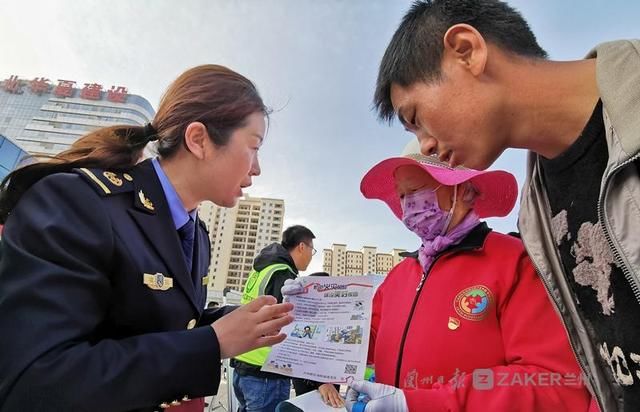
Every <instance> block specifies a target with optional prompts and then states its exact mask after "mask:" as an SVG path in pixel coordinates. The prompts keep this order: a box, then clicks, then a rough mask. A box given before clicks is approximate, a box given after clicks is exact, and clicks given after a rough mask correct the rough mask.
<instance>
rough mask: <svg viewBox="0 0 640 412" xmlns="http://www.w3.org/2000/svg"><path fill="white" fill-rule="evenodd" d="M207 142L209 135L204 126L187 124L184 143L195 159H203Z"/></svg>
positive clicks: (198, 123) (197, 123) (195, 123)
mask: <svg viewBox="0 0 640 412" xmlns="http://www.w3.org/2000/svg"><path fill="white" fill-rule="evenodd" d="M208 141H209V133H208V132H207V128H206V127H205V125H204V124H202V123H200V122H193V123H189V125H188V126H187V128H186V129H185V132H184V143H185V145H186V146H187V149H188V150H189V151H190V152H191V153H193V155H194V156H195V157H196V158H198V159H200V160H202V159H204V157H205V148H206V145H207V142H208Z"/></svg>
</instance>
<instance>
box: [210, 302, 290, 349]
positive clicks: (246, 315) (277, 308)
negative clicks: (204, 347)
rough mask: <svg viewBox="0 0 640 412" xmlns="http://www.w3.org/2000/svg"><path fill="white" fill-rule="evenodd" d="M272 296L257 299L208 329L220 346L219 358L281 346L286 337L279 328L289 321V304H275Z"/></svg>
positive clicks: (222, 318)
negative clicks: (213, 333) (212, 331)
mask: <svg viewBox="0 0 640 412" xmlns="http://www.w3.org/2000/svg"><path fill="white" fill-rule="evenodd" d="M276 303H277V301H276V298H274V297H273V296H259V297H258V298H256V299H255V300H253V301H251V302H249V303H248V304H246V305H243V306H241V307H239V308H238V309H236V310H234V311H233V312H231V313H229V314H227V315H225V316H223V317H221V318H220V319H218V320H217V321H215V322H214V323H213V324H212V325H211V327H212V328H213V330H214V331H215V332H216V336H217V337H218V342H219V344H220V358H222V359H225V358H232V357H234V356H236V355H239V354H241V353H245V352H248V351H250V350H253V349H256V348H260V347H263V346H271V345H275V344H277V343H280V342H282V341H283V340H284V339H285V338H286V335H285V334H283V333H280V328H282V327H283V326H286V325H288V324H289V323H291V322H292V321H293V316H291V315H290V314H289V311H291V310H292V309H293V305H292V304H291V303H281V304H276Z"/></svg>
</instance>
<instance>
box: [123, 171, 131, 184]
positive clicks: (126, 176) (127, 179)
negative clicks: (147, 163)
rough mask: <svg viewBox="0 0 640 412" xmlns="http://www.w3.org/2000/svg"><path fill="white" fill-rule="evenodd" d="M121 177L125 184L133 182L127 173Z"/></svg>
mask: <svg viewBox="0 0 640 412" xmlns="http://www.w3.org/2000/svg"><path fill="white" fill-rule="evenodd" d="M122 177H124V178H125V180H126V181H127V182H133V177H131V175H130V174H129V173H125V174H123V175H122Z"/></svg>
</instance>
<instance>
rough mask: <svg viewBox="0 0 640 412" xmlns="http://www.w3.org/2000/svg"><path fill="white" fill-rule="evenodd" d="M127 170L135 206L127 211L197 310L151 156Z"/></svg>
mask: <svg viewBox="0 0 640 412" xmlns="http://www.w3.org/2000/svg"><path fill="white" fill-rule="evenodd" d="M130 173H131V175H132V176H133V184H134V186H135V194H134V206H133V208H131V209H129V214H130V215H131V216H132V217H133V219H134V220H135V221H136V223H137V224H138V226H139V227H140V230H141V231H142V232H143V233H144V234H145V236H146V237H147V240H148V241H149V243H151V244H152V245H153V247H154V249H155V250H156V252H157V254H158V256H160V258H161V259H162V260H163V261H164V263H165V264H166V266H167V268H168V269H169V270H170V271H171V273H170V274H169V275H170V276H171V277H173V278H174V279H175V281H176V282H177V283H178V284H179V285H180V287H181V288H182V290H183V291H184V292H185V294H186V295H187V296H188V297H189V300H190V301H191V303H192V304H193V306H194V307H195V308H196V309H197V310H200V305H199V303H198V302H197V300H198V299H197V296H196V290H195V286H194V284H193V278H192V276H191V273H190V271H189V270H188V269H187V265H186V263H185V261H184V258H183V256H182V253H179V252H180V251H181V250H182V246H181V244H180V238H179V237H178V232H177V231H176V230H175V227H174V226H175V225H174V223H173V218H172V217H171V211H170V210H169V205H168V203H167V200H166V197H165V196H164V192H163V190H162V186H161V185H160V180H159V179H158V175H157V174H156V172H155V170H154V168H153V164H152V163H151V160H145V161H143V162H141V163H139V164H137V165H136V166H135V167H134V168H133V169H131V172H130ZM197 223H198V222H196V224H197ZM196 262H197V260H196Z"/></svg>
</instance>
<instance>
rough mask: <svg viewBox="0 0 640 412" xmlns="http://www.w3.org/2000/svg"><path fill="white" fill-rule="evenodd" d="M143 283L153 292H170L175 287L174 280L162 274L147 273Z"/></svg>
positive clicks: (143, 276)
mask: <svg viewBox="0 0 640 412" xmlns="http://www.w3.org/2000/svg"><path fill="white" fill-rule="evenodd" d="M142 281H143V283H144V284H145V285H147V286H148V287H149V288H150V289H153V290H168V289H171V288H172V287H173V278H170V277H167V276H165V275H163V274H162V273H160V272H158V273H155V274H153V275H152V274H150V273H145V274H144V275H142Z"/></svg>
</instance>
